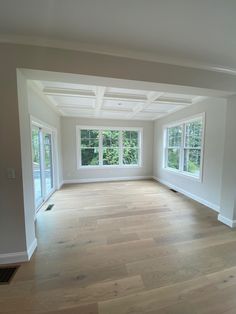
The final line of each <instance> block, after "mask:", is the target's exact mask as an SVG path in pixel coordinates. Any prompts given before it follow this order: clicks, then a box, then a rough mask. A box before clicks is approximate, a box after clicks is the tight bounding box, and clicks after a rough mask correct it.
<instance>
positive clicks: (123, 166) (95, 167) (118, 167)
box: [77, 165, 142, 170]
mask: <svg viewBox="0 0 236 314" xmlns="http://www.w3.org/2000/svg"><path fill="white" fill-rule="evenodd" d="M133 168H142V166H141V165H126V166H125V165H122V166H120V165H117V166H115V165H111V166H79V167H78V168H77V169H78V170H93V169H96V170H97V169H102V170H104V169H133Z"/></svg>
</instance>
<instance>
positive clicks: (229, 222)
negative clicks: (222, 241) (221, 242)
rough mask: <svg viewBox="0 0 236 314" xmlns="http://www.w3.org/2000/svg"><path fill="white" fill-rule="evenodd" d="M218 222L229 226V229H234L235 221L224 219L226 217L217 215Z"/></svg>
mask: <svg viewBox="0 0 236 314" xmlns="http://www.w3.org/2000/svg"><path fill="white" fill-rule="evenodd" d="M218 220H219V221H220V222H223V224H225V225H227V226H229V227H230V228H235V227H236V220H232V219H229V218H226V217H224V216H222V215H221V214H219V215H218Z"/></svg>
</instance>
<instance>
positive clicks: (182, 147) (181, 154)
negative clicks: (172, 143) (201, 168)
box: [180, 123, 185, 172]
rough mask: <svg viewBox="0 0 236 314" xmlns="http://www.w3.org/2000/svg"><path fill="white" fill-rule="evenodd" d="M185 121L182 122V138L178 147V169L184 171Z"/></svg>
mask: <svg viewBox="0 0 236 314" xmlns="http://www.w3.org/2000/svg"><path fill="white" fill-rule="evenodd" d="M184 147H185V123H183V124H182V138H181V149H180V171H181V172H183V171H184Z"/></svg>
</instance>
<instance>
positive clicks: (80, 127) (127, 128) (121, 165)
mask: <svg viewBox="0 0 236 314" xmlns="http://www.w3.org/2000/svg"><path fill="white" fill-rule="evenodd" d="M84 129H88V130H99V132H102V131H103V130H111V131H137V132H138V134H139V163H138V164H137V165H124V164H122V151H123V150H122V148H123V146H122V138H121V135H119V143H120V147H121V149H119V161H120V164H119V165H103V164H102V163H101V161H102V157H101V156H102V145H101V143H100V145H99V165H96V166H82V164H81V145H80V131H81V130H84ZM120 134H121V133H120ZM99 141H101V136H99ZM76 155H77V169H78V170H81V169H88V170H92V169H103V170H104V169H111V168H116V169H120V168H126V169H127V168H128V169H131V168H141V167H142V166H143V128H141V127H137V128H136V127H111V126H90V125H77V126H76Z"/></svg>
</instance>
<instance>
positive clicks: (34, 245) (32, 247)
mask: <svg viewBox="0 0 236 314" xmlns="http://www.w3.org/2000/svg"><path fill="white" fill-rule="evenodd" d="M37 245H38V243H37V239H36V238H35V239H34V241H33V242H32V243H31V245H30V247H29V248H28V250H27V258H28V259H27V260H28V261H29V260H30V259H31V257H32V255H33V254H34V251H35V250H36V248H37Z"/></svg>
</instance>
